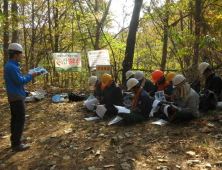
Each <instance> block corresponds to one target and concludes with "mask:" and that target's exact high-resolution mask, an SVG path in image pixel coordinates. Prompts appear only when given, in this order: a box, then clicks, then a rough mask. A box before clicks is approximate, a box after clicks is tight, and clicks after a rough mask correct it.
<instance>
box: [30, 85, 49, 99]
mask: <svg viewBox="0 0 222 170" xmlns="http://www.w3.org/2000/svg"><path fill="white" fill-rule="evenodd" d="M30 93H31V94H32V95H33V96H34V97H35V98H36V99H39V100H41V99H43V98H45V95H46V94H47V93H46V92H45V91H44V90H43V89H42V87H40V88H39V89H38V91H34V92H30Z"/></svg>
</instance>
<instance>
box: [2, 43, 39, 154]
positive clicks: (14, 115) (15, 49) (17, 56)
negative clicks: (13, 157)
mask: <svg viewBox="0 0 222 170" xmlns="http://www.w3.org/2000/svg"><path fill="white" fill-rule="evenodd" d="M8 53H9V61H8V63H7V64H6V66H5V73H4V78H5V84H6V89H7V95H8V101H9V103H10V110H11V147H12V151H24V150H27V149H29V148H30V146H29V145H25V144H23V142H25V141H26V139H25V138H23V139H21V137H22V133H23V129H24V124H25V97H26V93H25V89H24V84H26V83H28V82H29V81H31V80H32V79H33V78H34V77H36V76H37V72H35V73H32V74H30V75H27V76H24V77H22V75H21V72H20V70H19V68H18V67H19V66H20V64H19V63H18V62H21V61H22V53H23V50H22V46H21V45H20V44H18V43H11V44H9V47H8Z"/></svg>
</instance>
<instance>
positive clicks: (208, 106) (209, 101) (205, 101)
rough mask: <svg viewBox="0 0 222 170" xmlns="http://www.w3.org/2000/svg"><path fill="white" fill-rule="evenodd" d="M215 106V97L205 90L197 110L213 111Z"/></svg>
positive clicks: (211, 92) (212, 93)
mask: <svg viewBox="0 0 222 170" xmlns="http://www.w3.org/2000/svg"><path fill="white" fill-rule="evenodd" d="M216 106H217V95H216V94H215V93H214V92H213V91H210V90H207V91H206V92H205V93H204V95H203V97H202V98H201V101H200V104H199V109H203V110H213V109H215V108H216Z"/></svg>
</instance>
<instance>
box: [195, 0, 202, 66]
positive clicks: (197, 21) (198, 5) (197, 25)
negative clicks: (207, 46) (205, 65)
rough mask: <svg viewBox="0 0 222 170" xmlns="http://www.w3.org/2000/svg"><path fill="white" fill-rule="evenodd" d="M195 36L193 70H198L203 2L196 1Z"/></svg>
mask: <svg viewBox="0 0 222 170" xmlns="http://www.w3.org/2000/svg"><path fill="white" fill-rule="evenodd" d="M195 2H196V3H195V36H196V40H195V42H194V57H193V70H197V66H198V60H199V44H200V26H201V10H202V9H201V0H195Z"/></svg>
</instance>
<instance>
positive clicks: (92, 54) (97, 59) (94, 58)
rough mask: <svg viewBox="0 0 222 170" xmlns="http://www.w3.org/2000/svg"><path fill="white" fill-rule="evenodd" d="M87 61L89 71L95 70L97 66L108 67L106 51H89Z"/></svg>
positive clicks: (107, 53) (108, 61) (108, 60)
mask: <svg viewBox="0 0 222 170" xmlns="http://www.w3.org/2000/svg"><path fill="white" fill-rule="evenodd" d="M88 60H89V67H90V69H93V68H96V66H97V65H110V59H109V52H108V50H98V51H89V52H88Z"/></svg>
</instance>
